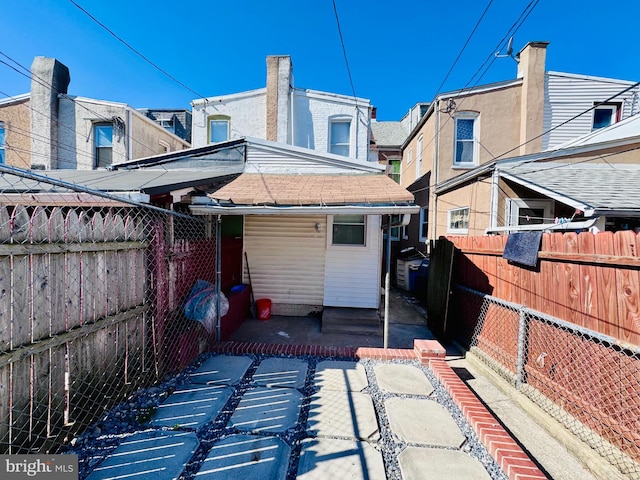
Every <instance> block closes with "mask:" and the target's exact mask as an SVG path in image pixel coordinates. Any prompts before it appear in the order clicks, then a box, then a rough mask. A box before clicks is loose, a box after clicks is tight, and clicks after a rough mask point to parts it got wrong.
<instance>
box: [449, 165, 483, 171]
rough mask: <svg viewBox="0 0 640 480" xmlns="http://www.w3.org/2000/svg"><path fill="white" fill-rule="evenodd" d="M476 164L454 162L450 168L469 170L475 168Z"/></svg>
mask: <svg viewBox="0 0 640 480" xmlns="http://www.w3.org/2000/svg"><path fill="white" fill-rule="evenodd" d="M477 166H478V164H476V163H454V164H453V165H451V168H452V169H453V170H471V169H473V168H476V167H477Z"/></svg>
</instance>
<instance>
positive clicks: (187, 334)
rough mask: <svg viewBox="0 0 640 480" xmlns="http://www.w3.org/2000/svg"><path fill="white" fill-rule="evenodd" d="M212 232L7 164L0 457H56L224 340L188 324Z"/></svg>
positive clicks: (1, 202) (211, 257) (0, 209)
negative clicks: (188, 304) (136, 395)
mask: <svg viewBox="0 0 640 480" xmlns="http://www.w3.org/2000/svg"><path fill="white" fill-rule="evenodd" d="M215 250H216V242H215V234H214V232H213V229H211V228H210V226H209V225H207V223H206V222H205V221H203V220H202V219H199V218H194V217H190V216H189V215H187V214H176V213H174V212H169V211H165V210H162V209H159V208H153V207H149V206H147V205H144V204H136V203H134V202H129V201H120V199H119V198H118V197H114V196H111V195H107V194H104V193H102V192H99V191H95V192H92V191H90V190H89V189H86V188H81V187H78V188H75V187H74V186H65V185H61V183H60V182H57V181H54V180H52V181H51V182H48V181H47V179H46V178H41V177H39V176H37V175H35V174H34V175H32V174H30V173H28V172H24V174H21V173H20V172H16V171H15V170H11V169H10V168H7V167H4V166H2V169H0V453H11V454H17V453H45V452H48V453H55V452H59V451H61V450H62V449H63V448H64V445H65V444H67V443H68V442H70V441H71V440H72V439H73V438H74V437H75V436H76V435H77V434H78V433H80V432H82V431H83V429H84V428H85V427H86V426H87V425H89V424H92V423H93V422H95V421H96V420H97V419H98V418H99V417H100V415H102V414H103V413H104V412H105V411H107V410H109V409H110V408H112V407H113V406H114V405H116V404H117V403H119V402H122V401H123V400H125V399H126V398H127V397H128V396H129V395H130V394H131V393H132V392H134V391H135V390H136V389H138V388H141V387H146V386H149V385H153V384H154V383H157V382H158V381H160V380H162V379H163V378H164V377H165V376H166V375H168V374H171V373H173V372H175V371H177V370H179V369H181V368H182V367H184V366H185V365H187V364H188V363H189V362H190V361H191V360H193V358H195V357H196V356H197V355H198V354H199V353H201V351H202V350H203V349H204V348H206V342H207V341H210V340H211V341H213V340H215V333H216V332H215V331H213V332H209V331H207V330H206V329H205V328H204V327H203V326H202V325H201V324H200V323H199V322H194V321H193V320H188V319H187V318H186V317H185V314H184V308H183V307H184V302H185V299H186V297H187V296H188V295H189V292H190V291H191V289H192V287H193V286H194V283H195V282H196V280H204V281H207V282H211V283H214V282H215V272H216V268H215V260H216V259H215Z"/></svg>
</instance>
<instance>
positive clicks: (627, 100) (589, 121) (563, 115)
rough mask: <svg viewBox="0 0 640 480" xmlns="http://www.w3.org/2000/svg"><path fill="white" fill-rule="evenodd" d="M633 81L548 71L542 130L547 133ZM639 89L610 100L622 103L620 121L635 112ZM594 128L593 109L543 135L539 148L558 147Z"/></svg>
mask: <svg viewBox="0 0 640 480" xmlns="http://www.w3.org/2000/svg"><path fill="white" fill-rule="evenodd" d="M632 84H633V83H632V82H625V81H621V80H618V81H616V80H612V79H606V78H598V77H586V76H580V75H571V74H565V73H558V72H549V73H547V75H546V81H545V89H546V92H545V110H544V125H543V131H545V132H547V131H549V130H550V129H551V128H553V127H556V126H558V125H560V124H562V123H563V122H566V121H568V120H570V119H571V118H573V117H574V116H576V115H578V114H579V113H581V112H585V111H586V110H588V109H590V108H592V107H593V106H594V105H595V104H596V103H598V102H604V101H605V100H608V99H609V98H610V97H612V96H613V95H616V94H617V93H619V92H621V91H622V90H624V89H625V88H627V87H629V86H631V85H632ZM639 91H640V89H639V88H637V87H636V88H634V89H631V90H629V91H627V92H625V93H624V94H622V95H619V96H617V97H616V98H615V99H611V100H609V102H610V103H621V104H622V110H621V112H620V120H623V119H625V118H627V117H629V116H631V115H633V114H635V113H638V108H639V104H638V92H639ZM592 127H593V111H589V112H587V113H585V114H584V115H581V116H579V117H578V118H576V119H575V120H571V121H570V122H568V123H567V124H564V125H562V126H560V127H558V128H556V129H555V130H552V131H551V132H549V133H547V134H545V135H544V136H543V138H542V148H543V150H547V149H550V148H554V147H557V146H558V145H561V144H563V143H565V142H568V141H570V140H573V139H575V138H577V137H580V136H582V135H586V134H588V133H590V132H591V130H592Z"/></svg>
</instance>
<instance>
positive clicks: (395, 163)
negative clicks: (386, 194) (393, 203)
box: [387, 160, 402, 184]
mask: <svg viewBox="0 0 640 480" xmlns="http://www.w3.org/2000/svg"><path fill="white" fill-rule="evenodd" d="M401 168H402V161H401V160H389V166H388V167H387V175H388V176H389V177H391V178H392V179H393V181H394V182H396V183H398V184H399V183H400V180H401V175H400V172H401V171H402V170H401Z"/></svg>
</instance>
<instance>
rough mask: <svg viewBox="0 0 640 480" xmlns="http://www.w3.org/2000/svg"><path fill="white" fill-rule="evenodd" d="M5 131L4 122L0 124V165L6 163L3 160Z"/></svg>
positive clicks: (4, 159)
mask: <svg viewBox="0 0 640 480" xmlns="http://www.w3.org/2000/svg"><path fill="white" fill-rule="evenodd" d="M5 145H6V143H5V129H4V122H0V164H4V163H6V158H5Z"/></svg>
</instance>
